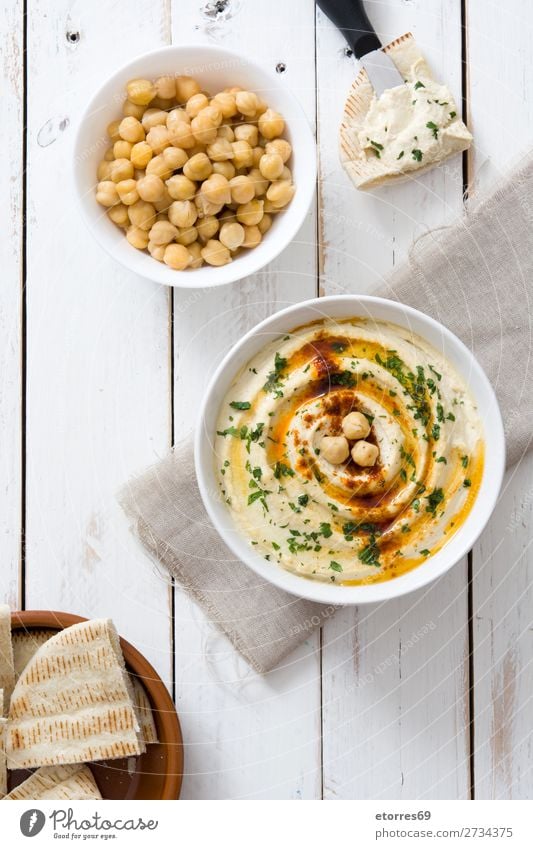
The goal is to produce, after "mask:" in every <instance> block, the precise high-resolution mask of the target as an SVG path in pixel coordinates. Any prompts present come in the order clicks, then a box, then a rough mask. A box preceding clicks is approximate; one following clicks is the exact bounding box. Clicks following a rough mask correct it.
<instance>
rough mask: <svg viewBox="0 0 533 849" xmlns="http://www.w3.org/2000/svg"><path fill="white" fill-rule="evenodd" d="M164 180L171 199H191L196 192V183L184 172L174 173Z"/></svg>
mask: <svg viewBox="0 0 533 849" xmlns="http://www.w3.org/2000/svg"><path fill="white" fill-rule="evenodd" d="M166 182H167V189H168V193H169V195H170V197H171V198H172V199H173V200H191V199H192V198H193V197H194V196H195V194H196V183H194V182H193V181H192V180H189V178H188V177H185V175H184V174H175V175H174V176H173V177H171V178H170V180H167V181H166Z"/></svg>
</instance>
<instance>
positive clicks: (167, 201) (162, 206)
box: [154, 186, 172, 212]
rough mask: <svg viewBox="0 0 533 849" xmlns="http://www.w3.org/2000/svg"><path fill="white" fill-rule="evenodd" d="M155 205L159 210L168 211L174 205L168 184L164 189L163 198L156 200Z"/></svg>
mask: <svg viewBox="0 0 533 849" xmlns="http://www.w3.org/2000/svg"><path fill="white" fill-rule="evenodd" d="M154 206H155V208H156V209H157V211H158V212H168V210H169V209H170V207H171V206H172V198H171V197H170V195H169V193H168V189H167V187H166V186H165V188H164V191H163V197H162V198H161V200H156V201H154Z"/></svg>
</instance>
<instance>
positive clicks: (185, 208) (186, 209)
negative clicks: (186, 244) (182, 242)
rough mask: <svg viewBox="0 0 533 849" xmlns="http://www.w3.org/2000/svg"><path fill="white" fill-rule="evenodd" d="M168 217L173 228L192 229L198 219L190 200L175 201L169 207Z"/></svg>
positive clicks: (196, 211)
mask: <svg viewBox="0 0 533 849" xmlns="http://www.w3.org/2000/svg"><path fill="white" fill-rule="evenodd" d="M168 217H169V219H170V221H171V222H172V224H174V226H175V227H192V226H193V225H194V223H195V221H196V219H197V218H198V210H197V209H196V206H195V204H194V203H193V202H192V201H190V200H175V201H174V203H172V204H171V205H170V206H169V209H168Z"/></svg>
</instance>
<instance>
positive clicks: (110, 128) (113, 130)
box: [107, 121, 120, 142]
mask: <svg viewBox="0 0 533 849" xmlns="http://www.w3.org/2000/svg"><path fill="white" fill-rule="evenodd" d="M119 127H120V121H111V123H110V124H108V125H107V135H108V136H109V138H110V139H111V141H112V142H116V141H118V140H119V138H120V135H119V132H118V128H119Z"/></svg>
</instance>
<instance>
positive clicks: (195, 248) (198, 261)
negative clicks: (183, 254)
mask: <svg viewBox="0 0 533 849" xmlns="http://www.w3.org/2000/svg"><path fill="white" fill-rule="evenodd" d="M187 250H188V251H189V253H190V255H191V257H192V262H191V263H190V266H189V267H190V268H200V267H201V266H202V265H203V262H204V261H203V259H202V245H201V244H200V242H193V243H192V245H187Z"/></svg>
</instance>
